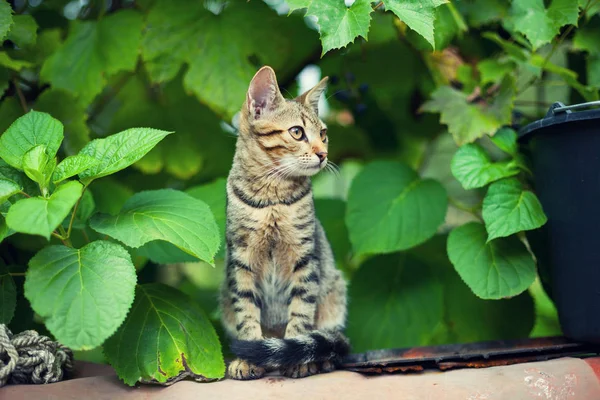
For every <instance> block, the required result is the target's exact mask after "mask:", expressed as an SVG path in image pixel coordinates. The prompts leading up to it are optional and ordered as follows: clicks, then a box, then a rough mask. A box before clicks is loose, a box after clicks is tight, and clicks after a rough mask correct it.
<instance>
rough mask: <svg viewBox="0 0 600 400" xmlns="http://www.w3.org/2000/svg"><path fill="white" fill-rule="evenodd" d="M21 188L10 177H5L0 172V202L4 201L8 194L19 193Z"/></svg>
mask: <svg viewBox="0 0 600 400" xmlns="http://www.w3.org/2000/svg"><path fill="white" fill-rule="evenodd" d="M22 189H23V188H22V187H21V185H19V184H18V183H17V182H15V181H13V180H11V179H5V178H4V177H3V175H2V174H1V173H0V204H2V203H4V202H5V201H6V200H7V199H8V198H9V197H10V196H12V195H13V194H15V193H19V192H20V191H21V190H22Z"/></svg>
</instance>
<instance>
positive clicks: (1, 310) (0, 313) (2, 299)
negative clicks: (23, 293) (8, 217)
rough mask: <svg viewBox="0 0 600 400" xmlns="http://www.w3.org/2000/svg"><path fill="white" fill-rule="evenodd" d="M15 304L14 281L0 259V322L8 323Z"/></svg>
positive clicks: (12, 314)
mask: <svg viewBox="0 0 600 400" xmlns="http://www.w3.org/2000/svg"><path fill="white" fill-rule="evenodd" d="M0 218H2V217H0ZM0 235H1V232H0ZM1 239H2V238H1V236H0V240H1ZM16 306H17V287H16V286H15V281H14V280H13V277H12V276H11V275H10V274H9V271H8V268H6V266H5V265H4V263H3V262H2V260H0V324H8V323H9V322H10V321H11V320H12V318H13V316H14V315H15V308H16Z"/></svg>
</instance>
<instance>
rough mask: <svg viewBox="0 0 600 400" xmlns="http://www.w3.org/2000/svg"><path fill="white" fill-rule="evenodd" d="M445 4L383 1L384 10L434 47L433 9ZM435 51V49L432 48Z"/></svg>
mask: <svg viewBox="0 0 600 400" xmlns="http://www.w3.org/2000/svg"><path fill="white" fill-rule="evenodd" d="M444 3H447V1H446V0H384V1H383V4H384V5H385V8H386V10H390V11H392V12H393V13H394V14H396V15H397V16H398V18H400V19H401V20H402V22H404V23H405V24H406V25H408V26H409V27H410V28H411V29H412V30H414V31H416V32H417V33H419V34H420V35H421V36H423V37H424V38H425V40H427V41H428V42H429V43H430V44H431V47H432V48H434V47H435V41H434V37H433V23H434V19H435V8H436V7H439V6H441V5H442V4H444ZM434 49H435V48H434Z"/></svg>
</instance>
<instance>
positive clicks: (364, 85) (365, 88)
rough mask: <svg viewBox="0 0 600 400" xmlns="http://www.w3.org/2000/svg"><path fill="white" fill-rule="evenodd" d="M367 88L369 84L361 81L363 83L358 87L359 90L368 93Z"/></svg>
mask: <svg viewBox="0 0 600 400" xmlns="http://www.w3.org/2000/svg"><path fill="white" fill-rule="evenodd" d="M367 90H369V85H368V84H366V83H361V85H360V86H359V87H358V91H359V92H361V93H362V94H365V93H367Z"/></svg>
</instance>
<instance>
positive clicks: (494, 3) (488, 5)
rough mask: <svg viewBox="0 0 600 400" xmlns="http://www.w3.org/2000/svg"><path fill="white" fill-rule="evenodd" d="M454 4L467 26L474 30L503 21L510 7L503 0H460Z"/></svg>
mask: <svg viewBox="0 0 600 400" xmlns="http://www.w3.org/2000/svg"><path fill="white" fill-rule="evenodd" d="M455 4H456V6H457V7H458V9H459V10H460V11H461V13H462V14H463V15H465V16H466V18H467V20H468V22H469V25H471V26H473V27H475V28H477V27H480V26H482V25H486V24H488V23H490V22H494V21H501V20H503V19H504V17H505V16H506V15H507V14H508V9H509V7H510V4H509V3H508V2H507V1H505V0H462V1H457V2H455Z"/></svg>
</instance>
